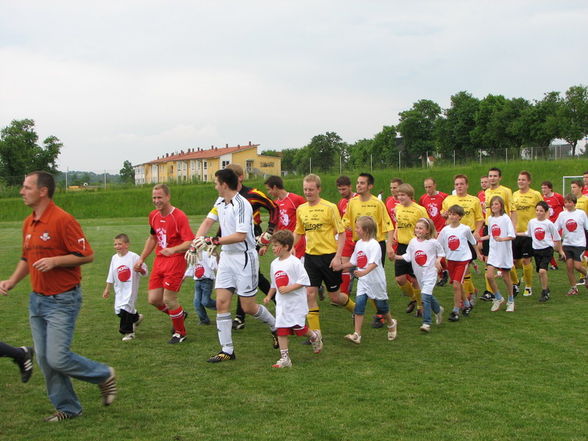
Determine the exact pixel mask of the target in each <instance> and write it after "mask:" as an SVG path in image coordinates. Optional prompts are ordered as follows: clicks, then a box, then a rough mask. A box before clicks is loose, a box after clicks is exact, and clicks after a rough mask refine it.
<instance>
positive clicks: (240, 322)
mask: <svg viewBox="0 0 588 441" xmlns="http://www.w3.org/2000/svg"><path fill="white" fill-rule="evenodd" d="M231 326H232V328H233V329H235V330H237V329H243V328H244V327H245V319H244V318H241V317H235V318H234V319H233V324H232V325H231Z"/></svg>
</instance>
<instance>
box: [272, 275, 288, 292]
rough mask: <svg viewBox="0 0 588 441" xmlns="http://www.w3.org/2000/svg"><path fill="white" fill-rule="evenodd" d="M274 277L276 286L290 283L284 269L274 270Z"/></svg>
mask: <svg viewBox="0 0 588 441" xmlns="http://www.w3.org/2000/svg"><path fill="white" fill-rule="evenodd" d="M274 279H275V281H276V286H277V287H278V288H280V287H282V286H288V285H289V283H290V278H289V277H288V274H286V271H276V273H275V274H274Z"/></svg>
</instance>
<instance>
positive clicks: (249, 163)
mask: <svg viewBox="0 0 588 441" xmlns="http://www.w3.org/2000/svg"><path fill="white" fill-rule="evenodd" d="M245 168H246V171H247V173H251V172H253V159H248V160H247V161H246V162H245Z"/></svg>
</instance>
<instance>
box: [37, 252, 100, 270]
mask: <svg viewBox="0 0 588 441" xmlns="http://www.w3.org/2000/svg"><path fill="white" fill-rule="evenodd" d="M93 260H94V254H89V255H87V256H78V255H75V254H66V255H64V256H55V257H43V258H42V259H39V260H37V261H36V262H34V263H33V268H35V269H36V270H38V271H40V272H42V273H46V272H47V271H51V270H52V269H53V268H58V267H68V268H71V267H76V266H81V265H84V264H86V263H90V262H92V261H93Z"/></svg>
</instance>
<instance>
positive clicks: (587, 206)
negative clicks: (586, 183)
mask: <svg viewBox="0 0 588 441" xmlns="http://www.w3.org/2000/svg"><path fill="white" fill-rule="evenodd" d="M576 208H578V209H580V210H584V213H586V216H588V198H587V197H586V196H582V197H580V198H578V202H576Z"/></svg>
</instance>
